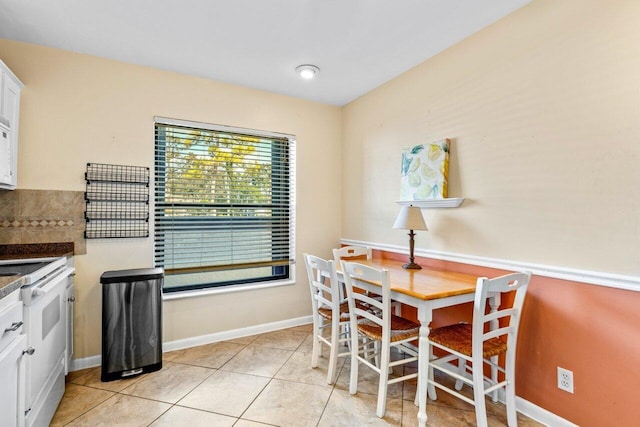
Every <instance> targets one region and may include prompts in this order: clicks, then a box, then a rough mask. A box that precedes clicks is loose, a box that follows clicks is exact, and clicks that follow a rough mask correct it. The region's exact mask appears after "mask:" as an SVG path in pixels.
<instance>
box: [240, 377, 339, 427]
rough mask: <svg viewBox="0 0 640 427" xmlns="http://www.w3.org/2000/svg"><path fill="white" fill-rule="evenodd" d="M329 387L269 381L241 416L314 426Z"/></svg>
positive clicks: (267, 421) (269, 421) (260, 420)
mask: <svg viewBox="0 0 640 427" xmlns="http://www.w3.org/2000/svg"><path fill="white" fill-rule="evenodd" d="M330 394H331V389H330V388H327V387H319V386H315V385H309V384H301V383H296V382H290V381H281V380H272V381H271V382H270V383H269V384H268V385H267V387H266V388H265V389H264V390H263V391H262V393H260V395H259V396H258V397H257V398H256V400H255V401H254V402H253V403H252V404H251V406H249V409H247V411H246V412H245V413H244V414H243V415H242V418H244V419H248V420H251V421H258V422H262V423H267V424H274V425H277V426H282V427H287V426H316V425H317V423H318V420H319V419H320V416H321V415H322V411H323V409H324V407H325V405H326V403H327V401H328V399H329V395H330Z"/></svg>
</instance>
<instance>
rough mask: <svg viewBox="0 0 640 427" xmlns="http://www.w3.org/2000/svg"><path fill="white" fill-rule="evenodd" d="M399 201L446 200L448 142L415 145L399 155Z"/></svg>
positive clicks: (444, 140) (446, 140) (445, 140)
mask: <svg viewBox="0 0 640 427" xmlns="http://www.w3.org/2000/svg"><path fill="white" fill-rule="evenodd" d="M401 167H402V170H401V175H402V177H401V181H400V197H401V200H426V199H443V198H446V197H447V177H448V175H449V140H448V139H443V140H441V141H436V142H432V143H430V144H421V145H416V146H415V147H411V148H408V149H406V150H403V151H402V166H401Z"/></svg>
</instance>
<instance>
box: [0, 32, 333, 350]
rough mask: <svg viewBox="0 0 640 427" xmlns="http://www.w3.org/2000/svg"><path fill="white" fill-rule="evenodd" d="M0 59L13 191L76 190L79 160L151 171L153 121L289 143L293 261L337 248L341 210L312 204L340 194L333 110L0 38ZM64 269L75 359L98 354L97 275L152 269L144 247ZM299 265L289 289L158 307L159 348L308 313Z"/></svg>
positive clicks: (134, 245) (93, 254) (110, 244)
mask: <svg viewBox="0 0 640 427" xmlns="http://www.w3.org/2000/svg"><path fill="white" fill-rule="evenodd" d="M0 58H1V59H2V60H3V61H4V62H5V63H6V64H7V66H8V67H9V68H11V70H12V71H13V72H14V73H15V74H16V75H17V76H18V77H19V78H20V79H21V80H22V82H23V83H24V84H25V88H24V91H23V93H22V106H21V117H20V146H19V172H18V188H20V189H55V190H76V191H83V190H84V180H83V177H84V175H83V174H84V171H85V169H86V163H87V162H97V163H111V164H125V165H139V166H148V167H151V168H153V139H154V137H153V131H154V127H153V117H154V116H156V115H157V116H164V117H172V118H179V119H186V120H194V121H202V122H207V123H216V124H223V125H228V126H238V127H245V128H252V129H261V130H267V131H274V132H283V133H289V134H294V135H296V136H297V141H298V142H297V144H298V145H297V150H298V151H297V161H298V163H297V179H298V182H297V185H298V193H297V257H298V259H300V258H301V255H302V253H303V252H304V251H309V252H313V253H318V254H324V255H326V256H328V255H329V254H330V249H331V248H333V247H335V246H336V245H337V244H338V242H339V238H340V217H339V214H336V212H340V201H339V199H338V200H334V202H333V204H327V203H318V200H326V199H333V198H334V195H335V192H336V189H338V191H339V189H340V182H341V148H340V147H341V134H340V133H341V110H340V108H338V107H333V106H327V105H322V104H318V103H313V102H308V101H303V100H298V99H294V98H290V97H285V96H281V95H276V94H270V93H266V92H261V91H256V90H252V89H247V88H242V87H238V86H232V85H227V84H223V83H218V82H213V81H210V80H205V79H199V78H194V77H188V76H184V75H180V74H175V73H169V72H163V71H159V70H154V69H150V68H145V67H139V66H135V65H129V64H124V63H120V62H116V61H110V60H106V59H99V58H95V57H92V56H88V55H80V54H74V53H70V52H65V51H61V50H56V49H49V48H43V47H38V46H34V45H30V44H24V43H17V42H13V41H8V40H0ZM320 165H324V166H322V167H319V166H320ZM318 183H322V185H317V184H318ZM317 218H324V219H325V221H322V222H321V223H320V222H318V221H317ZM75 262H76V268H77V276H76V286H77V289H78V290H77V300H78V302H77V304H76V310H77V313H76V332H75V334H76V344H77V345H76V357H79V358H81V357H86V356H92V355H97V354H99V353H100V324H101V319H100V304H101V295H100V292H101V289H100V284H99V277H100V274H102V272H104V271H107V270H119V269H126V268H136V267H150V266H152V265H153V239H152V238H147V239H115V240H89V241H87V254H86V255H81V256H77V257H76V260H75ZM303 265H304V264H299V267H298V268H297V279H298V280H297V283H296V284H295V285H293V286H285V287H278V288H271V289H266V290H256V291H247V292H238V293H232V294H225V295H215V296H207V297H202V298H191V299H182V300H175V301H168V302H165V304H164V310H165V311H164V340H165V341H173V340H178V339H182V338H188V337H195V336H199V335H205V334H212V333H215V332H220V331H225V330H229V329H235V328H241V327H245V326H252V325H260V324H264V323H269V322H275V321H279V320H286V319H291V318H296V317H300V316H306V315H309V314H310V305H309V303H308V302H309V301H308V298H309V296H308V285H307V283H306V280H305V274H306V273H305V271H304V267H303ZM273 307H278V309H277V310H274V309H273Z"/></svg>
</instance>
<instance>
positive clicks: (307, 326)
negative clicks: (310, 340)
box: [286, 323, 313, 334]
mask: <svg viewBox="0 0 640 427" xmlns="http://www.w3.org/2000/svg"><path fill="white" fill-rule="evenodd" d="M286 330H287V331H292V332H306V333H308V334H310V333H311V332H313V323H306V324H304V325H300V326H294V327H292V328H287V329H286Z"/></svg>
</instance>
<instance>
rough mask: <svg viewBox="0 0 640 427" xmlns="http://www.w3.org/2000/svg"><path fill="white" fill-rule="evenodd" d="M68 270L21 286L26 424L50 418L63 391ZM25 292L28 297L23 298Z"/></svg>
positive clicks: (69, 270) (70, 270) (69, 271)
mask: <svg viewBox="0 0 640 427" xmlns="http://www.w3.org/2000/svg"><path fill="white" fill-rule="evenodd" d="M72 271H73V269H68V268H65V269H62V270H61V271H60V272H58V273H57V274H54V275H52V276H49V277H47V278H45V279H43V280H42V281H40V282H36V283H34V284H33V285H30V286H28V287H24V288H22V294H23V303H24V322H25V330H26V335H27V340H28V343H27V348H28V354H29V357H27V360H26V373H27V378H26V402H25V403H26V408H27V423H26V424H27V426H30V425H33V424H34V422H35V421H36V420H42V419H43V418H44V419H45V420H46V419H48V420H50V418H49V415H51V416H53V413H54V412H55V409H56V407H57V405H58V403H59V401H60V398H61V397H62V394H64V354H65V346H66V328H65V310H66V304H65V301H66V288H67V282H68V280H69V274H70V273H71V272H72ZM25 294H29V296H30V298H25V296H26V295H25ZM27 301H28V302H27ZM49 413H50V414H49ZM36 424H37V423H36ZM47 424H48V421H47Z"/></svg>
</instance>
